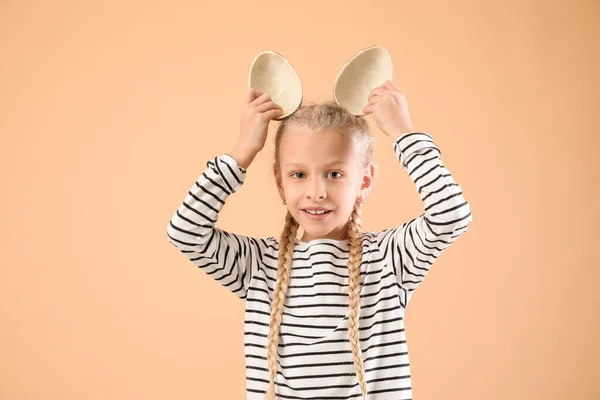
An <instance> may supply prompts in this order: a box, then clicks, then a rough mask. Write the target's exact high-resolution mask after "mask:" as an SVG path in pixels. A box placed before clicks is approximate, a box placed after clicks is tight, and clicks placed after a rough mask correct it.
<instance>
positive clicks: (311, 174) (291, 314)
mask: <svg viewBox="0 0 600 400" xmlns="http://www.w3.org/2000/svg"><path fill="white" fill-rule="evenodd" d="M282 112H283V111H282V109H281V107H279V106H278V105H277V104H275V103H274V102H273V101H272V100H271V98H270V96H269V95H268V94H266V93H261V92H260V91H257V90H255V89H249V90H248V94H247V97H246V104H245V107H244V109H243V112H242V120H241V134H240V138H239V141H238V144H237V145H236V146H235V148H234V149H233V150H232V151H231V152H230V153H226V154H222V155H220V156H218V157H215V158H214V159H212V160H209V161H208V162H207V168H206V170H205V171H204V172H203V173H202V175H201V176H200V177H199V178H198V180H197V181H196V182H195V183H194V185H193V186H192V188H191V189H190V191H189V192H188V194H187V196H186V197H185V200H184V202H183V204H182V205H181V206H180V207H179V209H178V210H177V211H176V212H175V214H174V215H173V217H172V219H171V221H170V223H169V225H168V226H167V234H168V236H169V241H170V243H172V244H173V245H175V246H176V247H177V248H178V249H179V250H180V251H181V252H182V253H183V254H185V255H186V257H188V259H189V260H190V261H192V262H193V263H194V264H195V265H196V266H198V267H199V268H201V269H202V270H204V271H205V272H206V273H207V274H209V275H210V276H212V277H213V278H214V279H216V280H217V281H218V282H219V283H221V284H222V285H223V286H225V287H226V288H228V289H229V290H230V291H232V292H233V293H234V294H236V295H237V296H238V297H240V298H241V299H244V300H245V302H246V312H245V323H244V332H245V333H244V343H245V355H246V358H245V360H246V400H252V399H260V400H262V399H264V398H265V393H266V399H267V400H273V399H276V398H277V399H353V398H361V397H362V398H363V399H366V398H367V395H368V399H371V400H386V399H390V400H391V399H394V400H400V399H411V398H412V391H411V375H410V365H409V357H408V350H407V345H406V336H405V332H404V311H405V309H406V306H407V304H408V302H409V299H410V298H411V295H412V293H413V291H414V290H415V288H416V287H417V286H418V285H419V284H420V283H421V282H422V281H423V279H424V278H425V275H426V273H427V272H428V271H429V270H430V268H431V265H432V264H433V262H434V261H435V260H436V259H437V258H438V257H439V255H440V254H441V253H442V252H443V251H444V250H445V249H447V248H448V246H450V244H452V243H453V242H454V241H455V240H456V239H457V238H458V237H459V236H460V235H462V234H463V233H465V232H466V231H467V225H468V224H469V222H470V221H471V219H472V217H471V212H470V207H469V203H468V202H467V201H465V199H464V197H463V194H462V191H461V189H460V187H459V186H458V185H457V184H456V183H455V182H454V180H453V178H452V175H451V174H450V171H448V170H447V169H446V168H445V166H444V165H443V164H442V161H441V159H440V157H441V153H440V151H439V149H438V148H437V146H436V144H435V143H434V141H433V139H432V137H431V136H430V135H429V134H427V133H422V132H414V130H413V127H412V123H411V121H410V117H409V113H408V107H407V102H406V98H405V96H404V95H403V94H402V93H401V92H400V91H398V90H397V89H396V88H395V87H394V86H393V84H392V83H391V82H390V81H387V82H385V83H384V84H383V85H381V86H379V87H377V88H375V89H374V90H373V91H372V92H371V93H370V95H369V101H368V104H367V106H366V107H365V108H364V110H363V112H364V113H365V115H368V114H373V116H374V118H375V121H376V123H377V126H378V128H379V129H380V130H381V132H383V133H384V134H385V135H386V136H388V137H389V138H390V139H391V140H392V147H393V150H394V151H395V154H396V156H397V158H398V161H399V162H400V165H401V166H402V167H403V168H404V169H405V170H406V171H408V174H409V176H410V178H411V179H412V180H413V182H414V183H415V185H416V190H417V192H418V193H419V195H420V197H421V200H422V201H423V202H424V208H425V210H424V213H423V214H422V215H420V216H419V217H417V218H414V219H413V220H411V221H408V222H405V223H404V224H402V225H401V226H398V227H395V228H388V229H384V230H381V231H377V232H361V230H360V223H361V209H362V205H363V202H364V199H365V197H366V196H367V195H368V194H369V192H370V191H371V189H372V186H373V178H374V171H375V164H374V162H373V159H372V157H373V156H372V154H373V150H372V146H371V142H372V140H373V138H372V137H371V136H370V132H369V127H368V124H367V122H366V120H365V118H363V117H356V116H354V115H352V114H350V113H349V112H348V111H347V110H346V109H345V108H343V107H341V106H338V105H337V104H335V103H333V102H329V103H326V104H322V105H316V104H310V105H307V106H303V107H301V108H299V109H298V110H296V112H295V113H293V114H292V115H290V116H288V117H286V118H285V119H283V120H282V121H281V124H280V126H279V127H278V129H277V133H276V136H275V162H274V164H273V173H274V177H275V181H276V184H277V188H278V190H279V194H280V196H281V198H282V200H283V204H284V205H287V214H286V217H285V225H284V228H283V232H282V233H281V235H280V237H279V240H277V239H276V238H275V237H272V236H270V237H266V238H253V237H248V236H244V235H240V234H234V233H231V232H226V231H223V230H221V229H219V228H217V227H215V223H216V221H217V216H218V213H219V211H220V210H221V209H222V207H223V205H224V204H225V201H226V199H227V198H228V196H229V195H231V194H232V193H234V192H236V191H237V190H238V189H239V188H240V186H241V185H242V184H243V182H244V179H245V177H246V172H247V168H248V166H249V165H250V163H251V162H252V161H253V159H254V157H255V156H256V154H257V153H258V152H259V151H261V150H262V148H263V147H264V144H265V141H266V137H267V130H268V126H269V122H270V121H271V120H272V119H274V118H276V117H277V116H280V115H282ZM388 191H389V192H392V191H393V189H388ZM253 211H254V212H255V213H260V214H268V210H266V209H254V210H253ZM390 211H391V212H393V210H390ZM300 226H301V227H302V228H303V234H302V238H301V239H298V238H297V236H296V233H297V230H298V228H299V227H300Z"/></svg>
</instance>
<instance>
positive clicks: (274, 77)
mask: <svg viewBox="0 0 600 400" xmlns="http://www.w3.org/2000/svg"><path fill="white" fill-rule="evenodd" d="M248 86H249V87H251V88H254V89H258V90H260V91H262V92H264V93H268V94H269V95H270V96H271V100H273V102H274V103H275V104H277V105H279V106H280V107H281V108H283V114H282V115H281V116H279V117H277V118H275V119H276V120H281V119H283V118H285V117H287V116H289V115H291V114H292V113H293V112H294V111H296V110H297V109H298V108H299V107H300V105H301V104H302V84H301V82H300V78H299V77H298V74H297V73H296V70H295V69H294V67H293V66H292V64H291V63H290V62H289V61H288V60H287V59H286V58H285V57H283V56H282V55H281V54H279V53H276V52H274V51H271V50H267V51H263V52H261V53H259V54H257V55H256V56H255V57H254V60H253V61H252V65H251V66H250V73H249V75H248Z"/></svg>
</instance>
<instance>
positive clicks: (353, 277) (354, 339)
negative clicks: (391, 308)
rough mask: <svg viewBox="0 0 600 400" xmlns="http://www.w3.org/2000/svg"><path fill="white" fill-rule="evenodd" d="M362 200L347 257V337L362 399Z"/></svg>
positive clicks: (353, 218) (356, 206)
mask: <svg viewBox="0 0 600 400" xmlns="http://www.w3.org/2000/svg"><path fill="white" fill-rule="evenodd" d="M362 205H363V202H362V201H361V202H356V203H355V204H354V210H353V211H352V215H351V217H350V221H349V224H348V236H349V237H350V255H349V258H348V303H349V307H350V311H349V313H348V339H349V340H350V345H351V346H352V355H353V356H354V368H355V369H356V376H357V377H358V382H359V384H360V390H361V392H362V394H363V399H364V398H366V396H367V383H366V381H365V366H364V362H363V359H362V352H361V349H360V337H359V334H358V313H359V309H360V265H361V262H362V243H361V240H360V223H361V220H360V216H361V213H362Z"/></svg>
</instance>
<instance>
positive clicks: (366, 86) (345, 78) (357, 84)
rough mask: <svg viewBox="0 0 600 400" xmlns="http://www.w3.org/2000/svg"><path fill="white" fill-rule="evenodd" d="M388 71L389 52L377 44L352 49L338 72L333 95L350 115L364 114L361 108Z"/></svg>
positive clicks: (389, 75) (390, 67)
mask: <svg viewBox="0 0 600 400" xmlns="http://www.w3.org/2000/svg"><path fill="white" fill-rule="evenodd" d="M392 75H393V65H392V57H391V56H390V53H389V52H388V51H387V50H386V49H385V48H383V47H381V46H371V47H367V48H366V49H363V50H361V51H359V52H358V53H356V54H355V55H354V56H353V57H352V58H351V59H350V60H349V61H348V62H346V64H345V65H344V67H343V68H342V69H341V71H340V72H339V73H338V75H337V77H336V79H335V84H334V85H333V99H334V100H335V102H336V103H337V104H338V105H340V106H342V107H345V108H346V109H348V111H349V112H350V113H352V114H353V115H356V116H362V115H365V114H364V113H363V111H362V110H363V108H365V106H366V105H367V104H368V102H369V94H370V93H371V91H372V90H373V89H375V88H376V87H378V86H381V85H382V84H383V83H384V82H385V81H387V80H390V81H391V80H392Z"/></svg>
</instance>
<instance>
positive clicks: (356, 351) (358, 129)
mask: <svg viewBox="0 0 600 400" xmlns="http://www.w3.org/2000/svg"><path fill="white" fill-rule="evenodd" d="M291 126H298V127H307V128H310V129H311V130H312V131H314V132H331V131H333V132H339V133H341V134H343V135H345V136H346V137H347V138H348V139H350V140H355V141H356V143H357V144H358V148H359V154H360V160H359V161H360V163H361V165H362V167H363V168H366V167H367V165H368V164H369V163H371V162H372V161H373V146H372V142H373V141H374V138H373V137H372V136H371V134H370V130H369V125H368V124H367V121H366V120H365V119H364V118H362V117H357V116H355V115H352V114H351V113H350V112H349V111H348V110H347V109H346V108H344V107H342V106H340V105H338V104H336V103H335V102H331V101H329V102H326V103H324V104H315V103H309V104H308V105H305V106H302V107H300V108H299V109H298V110H296V111H295V112H294V113H293V114H291V115H289V116H288V117H286V118H284V119H283V120H282V122H281V124H280V125H279V127H278V129H277V133H276V135H275V160H274V165H273V167H274V168H275V169H277V171H279V174H278V175H279V176H281V167H280V166H281V159H280V147H281V139H282V137H283V134H284V133H285V132H286V131H287V130H288V128H289V127H291ZM363 203H364V199H360V200H358V199H357V201H356V202H355V204H354V209H353V210H352V213H351V215H350V217H349V220H348V224H347V227H348V238H349V241H350V243H349V244H350V249H349V255H348V307H349V313H348V341H349V343H350V347H351V348H352V355H353V358H354V369H355V371H356V376H357V378H358V383H359V386H360V390H361V392H362V394H363V398H366V395H367V383H366V380H365V368H364V361H363V358H362V350H361V348H360V337H359V331H358V321H359V311H360V288H361V285H360V266H361V263H362V242H361V228H360V224H361V214H362V206H363ZM298 227H299V224H298V221H296V220H295V219H294V217H293V216H292V214H291V213H290V212H289V210H288V211H287V214H286V216H285V225H284V227H283V231H282V232H281V237H280V240H279V258H278V262H277V276H276V281H275V287H274V292H273V302H272V309H271V320H270V323H269V335H268V339H267V364H268V367H269V374H270V382H269V387H268V389H267V393H266V400H275V377H276V376H277V349H278V346H279V328H280V325H281V318H282V315H283V306H284V302H285V297H286V295H287V290H288V284H289V280H290V276H291V268H292V258H293V257H292V256H293V253H294V244H295V241H296V233H297V231H298Z"/></svg>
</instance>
